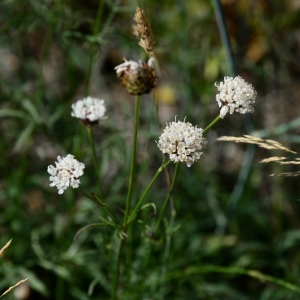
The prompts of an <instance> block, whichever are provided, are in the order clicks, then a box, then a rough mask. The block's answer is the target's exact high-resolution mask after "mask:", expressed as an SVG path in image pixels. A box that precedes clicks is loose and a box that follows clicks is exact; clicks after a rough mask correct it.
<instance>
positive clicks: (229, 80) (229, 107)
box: [215, 76, 257, 119]
mask: <svg viewBox="0 0 300 300" xmlns="http://www.w3.org/2000/svg"><path fill="white" fill-rule="evenodd" d="M215 86H216V87H217V88H218V91H219V92H220V93H219V94H217V95H216V100H217V102H218V104H219V107H221V111H220V117H221V118H222V119H223V118H224V117H225V115H226V114H227V113H228V111H229V112H230V114H233V112H234V111H236V112H239V113H241V114H245V113H252V112H254V108H253V107H252V106H251V104H253V103H254V102H255V98H256V94H257V93H256V91H255V89H254V87H253V86H252V85H251V84H249V83H247V82H246V81H245V80H244V79H242V78H241V77H240V76H237V77H235V78H233V77H224V83H223V82H220V83H219V84H216V83H215Z"/></svg>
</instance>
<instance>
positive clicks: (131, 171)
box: [124, 96, 139, 225]
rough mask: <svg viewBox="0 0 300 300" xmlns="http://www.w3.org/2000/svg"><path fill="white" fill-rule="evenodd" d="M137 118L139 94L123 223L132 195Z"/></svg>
mask: <svg viewBox="0 0 300 300" xmlns="http://www.w3.org/2000/svg"><path fill="white" fill-rule="evenodd" d="M138 119H139V96H136V97H135V109H134V129H133V140H132V150H131V166H130V177H129V186H128V193H127V199H126V209H125V216H124V225H125V224H126V222H127V218H128V214H129V210H130V204H131V196H132V188H133V179H134V169H135V157H136V144H137V143H136V141H137V132H138Z"/></svg>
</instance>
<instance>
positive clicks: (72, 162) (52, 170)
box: [47, 154, 85, 194]
mask: <svg viewBox="0 0 300 300" xmlns="http://www.w3.org/2000/svg"><path fill="white" fill-rule="evenodd" d="M55 165H56V167H54V166H52V165H50V166H48V170H47V171H48V173H49V174H50V175H51V176H50V178H49V179H50V181H52V182H51V183H50V186H56V187H57V189H58V193H59V194H63V192H64V190H66V189H67V188H68V187H69V186H71V187H72V188H78V187H79V184H80V180H79V179H78V178H79V177H80V176H82V175H83V169H84V167H85V166H84V164H83V163H81V162H79V161H78V160H77V159H75V158H74V156H73V155H71V154H68V155H67V156H66V157H60V156H58V157H57V162H55Z"/></svg>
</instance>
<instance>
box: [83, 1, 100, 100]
mask: <svg viewBox="0 0 300 300" xmlns="http://www.w3.org/2000/svg"><path fill="white" fill-rule="evenodd" d="M104 3H105V0H102V1H101V0H100V1H99V7H98V11H97V17H96V22H95V24H94V28H93V35H94V36H96V35H97V34H98V33H99V30H100V26H101V21H102V15H103V8H104ZM94 56H95V47H94V45H93V46H92V49H91V53H90V57H89V64H88V72H87V77H86V83H85V90H84V95H85V97H86V96H88V93H89V88H90V81H91V76H92V71H93V62H94Z"/></svg>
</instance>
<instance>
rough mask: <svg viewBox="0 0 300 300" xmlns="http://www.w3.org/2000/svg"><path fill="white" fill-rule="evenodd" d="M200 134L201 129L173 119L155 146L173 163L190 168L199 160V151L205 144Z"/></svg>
mask: <svg viewBox="0 0 300 300" xmlns="http://www.w3.org/2000/svg"><path fill="white" fill-rule="evenodd" d="M202 132H203V129H202V128H197V126H193V125H192V124H191V123H189V122H188V123H186V122H185V121H184V122H181V121H176V119H175V122H171V123H169V124H167V127H166V128H165V129H164V131H163V133H162V134H161V136H160V138H159V141H158V142H157V146H158V148H159V149H160V150H161V151H162V152H163V153H168V154H169V156H170V159H171V160H172V161H173V162H175V163H178V162H184V163H186V164H187V166H188V167H190V166H191V165H192V164H193V163H194V162H195V161H197V160H198V159H200V156H201V154H202V152H200V150H201V149H202V147H204V146H205V145H206V144H207V141H206V139H205V138H203V136H202Z"/></svg>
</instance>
